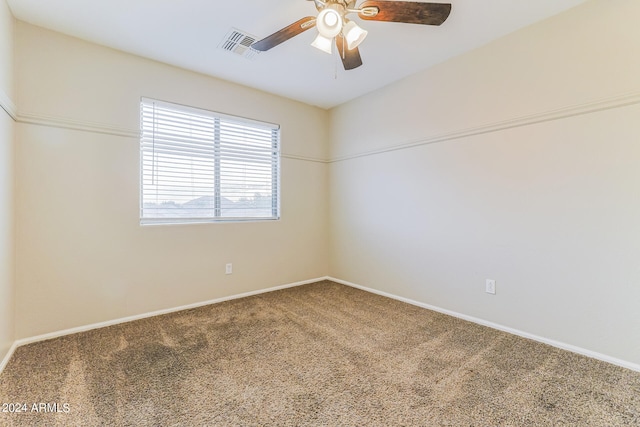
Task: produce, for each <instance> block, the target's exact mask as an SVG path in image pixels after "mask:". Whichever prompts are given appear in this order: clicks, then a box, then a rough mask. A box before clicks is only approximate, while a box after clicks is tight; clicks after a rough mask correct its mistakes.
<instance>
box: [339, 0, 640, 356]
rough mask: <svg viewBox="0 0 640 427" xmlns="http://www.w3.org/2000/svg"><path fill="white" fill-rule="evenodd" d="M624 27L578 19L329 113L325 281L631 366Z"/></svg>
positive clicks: (639, 33) (633, 128)
mask: <svg viewBox="0 0 640 427" xmlns="http://www.w3.org/2000/svg"><path fill="white" fill-rule="evenodd" d="M638 16H640V2H637V1H636V0H615V1H613V0H612V1H606V2H605V1H597V0H596V1H591V2H587V3H585V4H584V5H582V6H578V7H577V8H576V9H573V10H570V11H568V12H566V13H564V14H561V15H558V16H556V17H554V18H552V19H549V20H547V21H544V22H543V23H540V24H537V25H535V26H532V27H528V28H526V29H523V30H521V31H519V32H517V33H514V34H512V35H509V36H507V37H505V38H503V39H500V40H498V41H496V42H494V43H491V44H490V45H487V46H485V47H483V48H480V49H478V50H476V51H473V52H471V53H468V54H465V55H462V56H460V57H458V58H455V59H453V60H450V61H448V62H446V63H443V64H441V65H439V66H436V67H434V68H432V69H430V70H427V71H424V72H422V73H419V74H417V75H414V76H411V77H409V78H407V79H405V80H403V81H400V82H397V83H395V84H393V85H390V86H388V87H386V88H383V89H381V90H379V91H376V92H374V93H372V94H369V95H367V96H364V97H362V98H360V99H357V100H354V101H352V102H350V103H347V104H345V105H343V106H341V107H338V108H336V109H334V110H332V111H331V132H330V141H331V144H332V146H331V152H330V154H331V156H332V158H334V159H342V161H337V162H334V163H332V164H331V168H330V186H329V194H330V229H331V232H332V237H331V243H330V274H331V275H332V276H334V277H337V278H340V279H343V280H347V281H351V282H354V283H356V284H360V285H363V286H368V287H371V288H374V289H377V290H381V291H385V292H389V293H392V294H395V295H399V296H402V297H406V298H410V299H413V300H416V301H420V302H423V303H426V304H432V305H434V306H438V307H441V308H443V309H448V310H452V311H455V312H458V313H461V314H464V315H468V316H474V317H476V318H480V319H483V320H486V321H489V322H494V323H497V324H501V325H504V326H506V327H510V328H514V329H517V330H520V331H523V332H526V333H529V334H534V335H538V336H541V337H545V338H546V339H550V340H556V341H559V342H562V343H566V344H570V345H574V346H578V347H581V348H583V349H587V350H590V351H593V352H597V353H601V354H604V355H606V356H609V357H612V358H617V359H620V360H623V361H626V362H631V363H635V364H639V363H640V330H639V329H638V325H640V310H638V307H637V302H638V301H640V286H638V284H639V283H640V268H639V267H638V256H639V255H640V226H639V224H640V223H639V222H638V218H640V193H639V192H638V183H639V182H640V167H638V165H639V164H640V144H639V141H640V120H638V117H640V80H639V79H638V76H639V75H640V27H638V25H637V22H636V21H637V19H636V18H637V17H638ZM411 144H414V147H413V148H408V147H409V146H410V145H411ZM394 147H396V148H397V147H404V149H400V150H395V151H394V150H391V148H394ZM376 151H377V153H376V154H371V155H361V154H363V153H373V152H376ZM488 278H490V279H495V280H496V281H497V282H496V283H497V294H496V295H495V296H491V295H489V294H486V293H485V292H484V285H485V279H488Z"/></svg>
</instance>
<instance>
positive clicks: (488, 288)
mask: <svg viewBox="0 0 640 427" xmlns="http://www.w3.org/2000/svg"><path fill="white" fill-rule="evenodd" d="M484 291H485V292H486V293H488V294H492V295H495V294H496V281H495V280H493V279H487V282H486V284H485V288H484Z"/></svg>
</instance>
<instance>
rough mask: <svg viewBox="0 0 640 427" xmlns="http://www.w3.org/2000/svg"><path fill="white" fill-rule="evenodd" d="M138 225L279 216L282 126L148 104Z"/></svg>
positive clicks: (142, 107)
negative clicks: (139, 223)
mask: <svg viewBox="0 0 640 427" xmlns="http://www.w3.org/2000/svg"><path fill="white" fill-rule="evenodd" d="M140 123H141V125H140V127H141V136H140V175H141V178H140V182H141V192H140V222H141V224H172V223H192V222H213V221H247V220H273V219H278V218H279V216H280V203H279V200H280V196H279V195H280V191H279V189H280V187H279V184H280V128H279V126H277V125H272V124H268V123H261V122H256V121H252V120H248V119H243V118H239V117H231V116H225V115H222V114H218V113H213V112H210V111H205V110H200V109H196V108H191V107H185V106H182V105H176V104H170V103H167V102H162V101H156V100H152V99H146V98H143V99H142V101H141V104H140Z"/></svg>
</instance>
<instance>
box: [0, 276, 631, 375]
mask: <svg viewBox="0 0 640 427" xmlns="http://www.w3.org/2000/svg"><path fill="white" fill-rule="evenodd" d="M323 280H331V281H332V282H336V283H340V284H342V285H346V286H350V287H352V288H356V289H360V290H363V291H365V292H370V293H372V294H376V295H381V296H384V297H387V298H391V299H395V300H398V301H402V302H405V303H407V304H411V305H415V306H418V307H421V308H425V309H427V310H432V311H436V312H438V313H442V314H446V315H449V316H453V317H457V318H459V319H463V320H467V321H469V322H473V323H477V324H479V325H482V326H487V327H490V328H493V329H497V330H499V331H503V332H507V333H510V334H513V335H517V336H520V337H523V338H528V339H531V340H534V341H538V342H541V343H544V344H548V345H551V346H553V347H557V348H560V349H562V350H567V351H571V352H573V353H577V354H581V355H583V356H587V357H590V358H593V359H597V360H601V361H603V362H607V363H611V364H612V365H616V366H620V367H623V368H626V369H630V370H632V371H636V372H640V365H639V364H637V363H632V362H628V361H626V360H622V359H617V358H615V357H611V356H607V355H606V354H602V353H597V352H594V351H591V350H587V349H584V348H581V347H577V346H574V345H571V344H566V343H563V342H559V341H555V340H552V339H548V338H544V337H541V336H538V335H534V334H530V333H528V332H523V331H520V330H518V329H514V328H510V327H508V326H503V325H500V324H497V323H493V322H489V321H487V320H483V319H479V318H477V317H473V316H467V315H466V314H461V313H457V312H455V311H451V310H447V309H444V308H440V307H436V306H433V305H430V304H425V303H422V302H419V301H415V300H412V299H409V298H404V297H400V296H398V295H394V294H390V293H388V292H383V291H379V290H376V289H372V288H368V287H366V286H361V285H357V284H355V283H351V282H347V281H346V280H341V279H336V278H335V277H330V276H324V277H318V278H315V279H309V280H304V281H301V282H295V283H289V284H286V285H280V286H274V287H272V288H267V289H260V290H257V291H251V292H245V293H241V294H236V295H230V296H227V297H222V298H216V299H212V300H208V301H202V302H197V303H194V304H188V305H183V306H180V307H173V308H168V309H164V310H158V311H153V312H150V313H143V314H138V315H135V316H129V317H123V318H120V319H115V320H108V321H106V322H99V323H93V324H90V325H85V326H79V327H76V328H71V329H65V330H63V331H57V332H51V333H48V334H43V335H38V336H34V337H30V338H22V339H19V340H16V341H15V342H14V343H13V345H12V346H11V348H10V349H9V351H8V352H7V354H6V355H5V357H4V359H2V361H1V362H0V373H2V371H3V370H4V368H5V367H6V365H7V363H9V359H11V356H12V355H13V353H14V351H15V350H16V348H18V347H20V346H22V345H25V344H31V343H35V342H39V341H46V340H50V339H53V338H58V337H62V336H65V335H71V334H76V333H78V332H85V331H90V330H92V329H98V328H104V327H107V326H113V325H118V324H121V323H126V322H132V321H134V320H140V319H145V318H148V317H153V316H160V315H163V314H169V313H175V312H177V311H182V310H189V309H192V308H198V307H202V306H205V305H211V304H217V303H220V302H224V301H230V300H234V299H239V298H245V297H250V296H253V295H259V294H264V293H268V292H273V291H278V290H281V289H287V288H293V287H296V286H302V285H307V284H310V283H315V282H320V281H323Z"/></svg>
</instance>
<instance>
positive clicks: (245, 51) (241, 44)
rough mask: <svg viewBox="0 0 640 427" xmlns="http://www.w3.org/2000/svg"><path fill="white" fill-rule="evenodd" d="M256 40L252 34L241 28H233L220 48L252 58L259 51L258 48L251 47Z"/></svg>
mask: <svg viewBox="0 0 640 427" xmlns="http://www.w3.org/2000/svg"><path fill="white" fill-rule="evenodd" d="M255 41H256V38H255V37H254V36H252V35H249V34H247V33H244V32H242V31H240V30H237V29H235V28H232V29H231V30H230V31H229V32H228V33H227V35H226V36H225V38H224V40H222V42H221V43H220V44H219V45H218V47H219V48H220V49H223V50H227V51H229V52H232V53H235V54H237V55H240V56H244V57H245V58H248V59H251V58H253V57H254V56H256V55H257V54H258V53H260V52H258V51H257V50H255V49H251V45H252V44H253V43H254V42H255Z"/></svg>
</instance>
